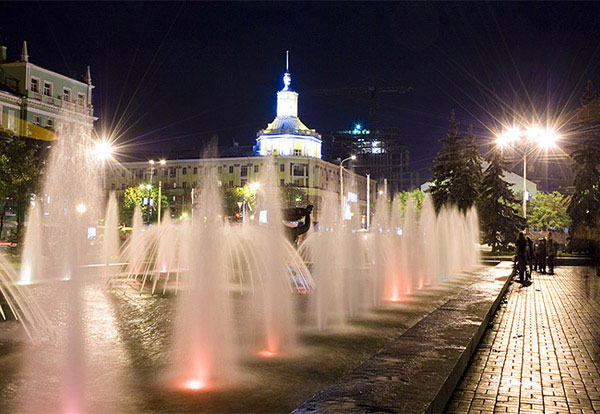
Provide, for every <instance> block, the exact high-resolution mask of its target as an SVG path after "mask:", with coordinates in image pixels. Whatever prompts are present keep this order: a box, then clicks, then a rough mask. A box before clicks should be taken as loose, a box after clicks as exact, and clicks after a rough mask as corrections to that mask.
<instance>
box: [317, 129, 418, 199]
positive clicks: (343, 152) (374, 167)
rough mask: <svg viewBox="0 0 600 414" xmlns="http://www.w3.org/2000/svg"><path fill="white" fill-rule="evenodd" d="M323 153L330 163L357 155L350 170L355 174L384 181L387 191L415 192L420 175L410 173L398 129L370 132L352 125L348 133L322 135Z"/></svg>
mask: <svg viewBox="0 0 600 414" xmlns="http://www.w3.org/2000/svg"><path fill="white" fill-rule="evenodd" d="M323 138H324V140H323V143H324V148H323V154H324V157H325V158H326V159H327V160H329V161H335V160H339V159H344V158H346V157H348V156H350V155H351V154H352V155H356V160H354V161H352V164H351V165H352V168H353V169H354V171H356V173H357V174H360V175H366V174H370V175H371V177H372V178H373V179H375V180H377V181H379V182H380V181H382V180H384V179H385V180H387V183H388V192H389V193H390V194H394V193H396V192H398V191H405V190H414V189H415V188H418V186H419V174H418V173H416V172H412V171H410V168H409V167H410V164H409V151H408V146H406V145H405V144H402V142H401V139H400V132H399V130H398V128H381V129H378V130H377V131H370V130H369V129H365V128H362V127H361V126H360V125H355V127H354V129H352V130H349V131H333V132H327V133H324V134H323Z"/></svg>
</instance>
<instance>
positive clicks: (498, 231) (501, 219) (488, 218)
mask: <svg viewBox="0 0 600 414" xmlns="http://www.w3.org/2000/svg"><path fill="white" fill-rule="evenodd" d="M486 161H487V162H488V166H487V168H486V170H485V172H484V173H483V179H482V182H481V190H480V196H479V200H478V211H479V219H480V222H481V231H482V233H483V242H484V243H486V244H488V245H490V246H491V247H492V252H494V253H496V252H498V251H501V250H506V249H507V248H508V245H509V244H510V243H514V242H515V241H516V238H517V234H518V232H519V231H520V230H521V229H523V228H524V227H525V219H524V218H523V217H521V216H520V215H519V213H518V210H517V208H516V207H515V206H518V201H517V199H516V197H515V195H514V193H513V192H512V190H511V189H510V184H509V183H507V182H506V181H505V180H503V179H502V175H503V174H504V171H506V164H505V162H504V159H503V158H502V154H500V151H499V150H498V149H493V150H492V151H491V152H490V154H489V155H488V157H487V159H486Z"/></svg>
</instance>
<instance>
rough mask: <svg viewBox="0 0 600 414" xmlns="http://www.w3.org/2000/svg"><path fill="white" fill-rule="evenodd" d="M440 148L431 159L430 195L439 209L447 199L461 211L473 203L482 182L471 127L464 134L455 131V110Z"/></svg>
mask: <svg viewBox="0 0 600 414" xmlns="http://www.w3.org/2000/svg"><path fill="white" fill-rule="evenodd" d="M441 142H442V148H441V150H440V152H439V153H438V156H437V157H436V158H435V159H434V163H435V164H434V166H433V169H432V173H433V179H432V186H431V195H432V197H433V201H434V202H435V205H436V208H437V209H438V210H439V209H440V208H441V207H442V206H443V205H444V204H446V203H453V204H456V205H457V206H458V208H459V209H460V210H462V211H463V212H464V211H466V210H468V209H469V208H470V207H472V206H473V204H474V203H475V200H476V199H477V194H478V190H479V185H480V182H481V160H480V156H479V151H478V149H477V145H476V144H475V137H474V136H473V128H472V126H470V127H469V131H468V133H467V136H466V137H465V138H461V137H459V135H458V123H457V122H456V118H455V115H454V111H452V114H451V116H450V126H449V128H448V133H447V134H446V137H445V138H443V139H442V140H441Z"/></svg>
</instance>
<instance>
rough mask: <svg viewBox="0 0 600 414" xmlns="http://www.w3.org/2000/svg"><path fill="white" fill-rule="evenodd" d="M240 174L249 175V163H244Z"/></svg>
mask: <svg viewBox="0 0 600 414" xmlns="http://www.w3.org/2000/svg"><path fill="white" fill-rule="evenodd" d="M240 175H241V176H242V177H247V176H248V166H247V165H242V169H241V171H240Z"/></svg>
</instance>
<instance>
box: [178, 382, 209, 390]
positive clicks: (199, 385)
mask: <svg viewBox="0 0 600 414" xmlns="http://www.w3.org/2000/svg"><path fill="white" fill-rule="evenodd" d="M181 386H182V388H183V389H186V390H190V391H198V390H202V389H205V388H206V383H205V382H204V381H200V380H196V379H191V380H187V381H185V382H184V383H183V384H182V385H181Z"/></svg>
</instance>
